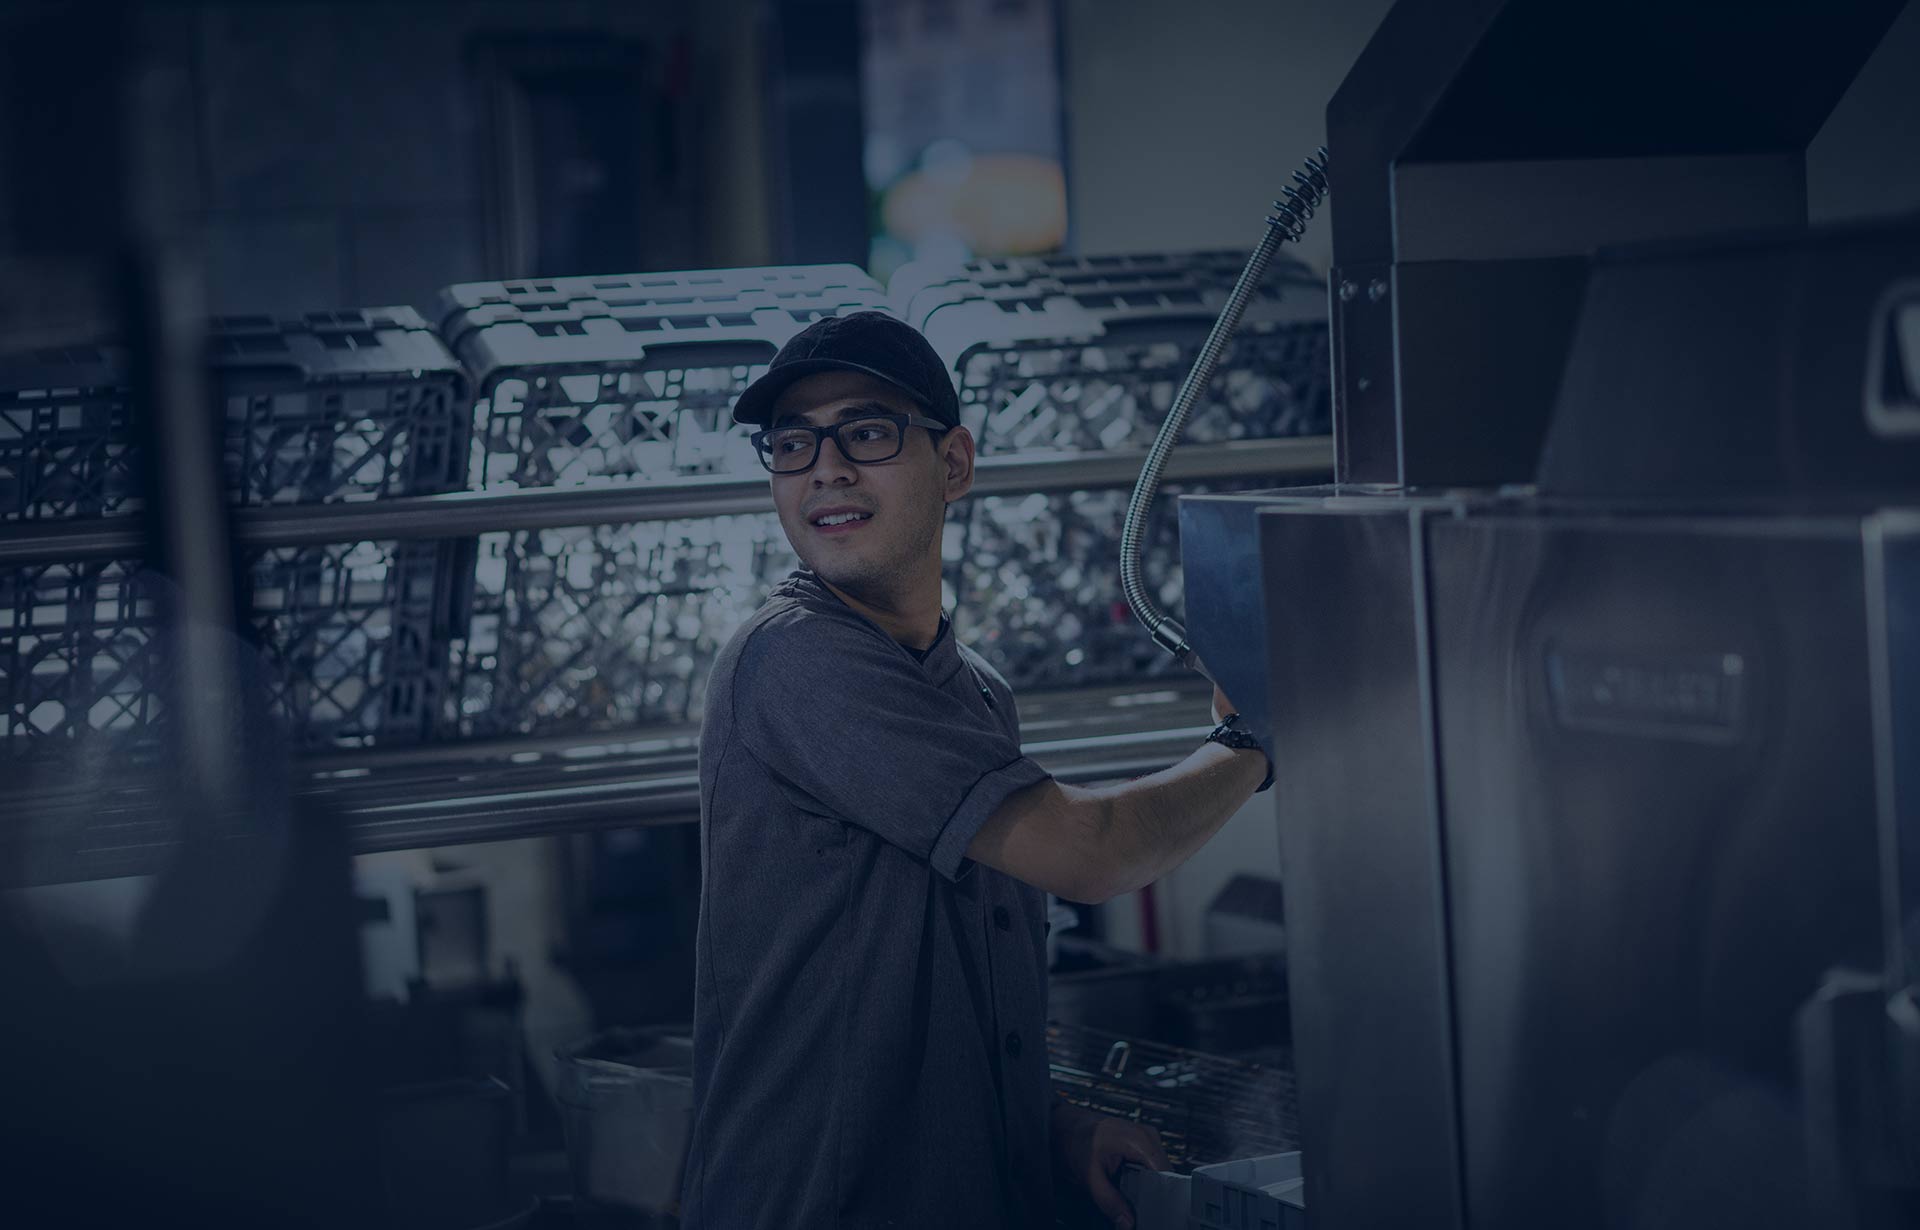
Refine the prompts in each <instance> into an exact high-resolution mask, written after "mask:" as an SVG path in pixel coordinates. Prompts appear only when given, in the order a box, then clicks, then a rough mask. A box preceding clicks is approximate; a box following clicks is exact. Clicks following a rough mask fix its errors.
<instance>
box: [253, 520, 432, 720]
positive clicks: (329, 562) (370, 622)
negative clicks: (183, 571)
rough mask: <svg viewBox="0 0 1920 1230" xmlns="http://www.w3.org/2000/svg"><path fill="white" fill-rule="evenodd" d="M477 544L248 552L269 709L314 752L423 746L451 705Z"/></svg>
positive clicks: (383, 543)
mask: <svg viewBox="0 0 1920 1230" xmlns="http://www.w3.org/2000/svg"><path fill="white" fill-rule="evenodd" d="M468 567H469V558H468V555H467V552H466V551H465V550H464V549H463V548H462V546H461V544H459V543H457V542H445V541H423V542H410V541H362V542H352V543H328V544H325V545H323V546H316V547H279V548H272V549H268V550H263V551H255V552H251V553H250V554H249V557H248V559H247V570H246V576H247V581H248V585H249V594H248V598H249V608H250V610H251V612H252V614H251V618H250V622H251V624H252V631H253V635H254V637H255V638H256V642H257V644H258V646H259V648H260V652H261V656H262V659H263V660H264V664H265V668H266V669H265V672H264V679H265V684H266V690H267V702H268V709H269V711H270V712H271V713H273V714H274V715H275V716H277V717H280V718H282V719H283V720H284V721H285V722H286V723H287V729H288V731H289V732H290V735H291V738H292V740H293V742H294V744H295V746H296V747H299V748H302V749H306V750H320V749H325V748H339V747H358V746H365V745H369V744H373V743H413V742H418V741H421V740H423V739H427V738H430V737H432V736H434V735H435V734H437V733H438V732H439V730H440V728H441V725H442V717H443V715H444V713H445V712H446V710H447V708H448V704H447V699H448V693H449V687H450V681H451V678H452V670H453V653H454V647H453V646H454V638H455V637H456V635H457V634H458V632H459V631H460V628H459V620H460V617H461V615H462V609H461V608H462V605H463V603H464V598H465V590H466V583H465V570H466V569H467V568H468Z"/></svg>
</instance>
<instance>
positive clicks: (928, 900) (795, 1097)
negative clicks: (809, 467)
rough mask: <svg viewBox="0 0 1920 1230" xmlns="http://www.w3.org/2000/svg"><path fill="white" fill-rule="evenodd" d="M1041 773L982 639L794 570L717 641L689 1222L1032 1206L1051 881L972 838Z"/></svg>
mask: <svg viewBox="0 0 1920 1230" xmlns="http://www.w3.org/2000/svg"><path fill="white" fill-rule="evenodd" d="M1046 776H1047V773H1046V771H1045V770H1043V769H1042V768H1040V766H1038V765H1037V764H1035V763H1034V762H1033V761H1032V760H1030V759H1028V758H1026V757H1025V756H1023V755H1022V754H1021V752H1020V732H1019V720H1018V718H1017V716H1016V715H1015V712H1014V703H1013V695H1012V692H1011V691H1010V690H1009V689H1008V687H1007V685H1006V681H1005V680H1004V679H1002V678H1001V677H1000V675H999V674H998V673H997V672H996V671H994V670H993V668H992V667H990V666H988V665H987V664H986V662H985V661H984V660H982V659H981V658H980V657H979V656H978V655H977V654H975V653H973V651H972V650H970V649H967V648H965V647H964V646H961V645H959V644H957V643H956V642H955V639H954V638H953V637H952V636H950V635H949V636H942V637H941V638H940V640H939V641H937V642H936V643H935V645H934V646H933V648H932V650H931V651H930V652H928V653H927V655H926V657H925V660H924V661H921V660H916V657H915V655H913V654H912V653H910V652H908V651H907V650H906V649H905V648H904V647H903V646H901V645H900V644H899V643H898V642H896V641H895V640H893V639H892V638H891V637H890V636H888V635H887V634H886V633H885V632H884V631H882V630H881V629H880V628H879V626H878V625H876V624H874V623H872V622H871V621H870V620H868V619H866V618H865V617H864V616H862V615H860V614H859V613H858V612H856V611H854V610H853V609H852V608H851V607H849V606H847V605H846V604H845V603H844V602H842V601H840V599H839V598H838V597H836V596H835V595H834V594H833V592H832V591H831V590H829V589H827V588H826V587H825V586H824V585H822V584H821V583H820V582H819V580H818V579H816V578H815V577H814V576H813V575H812V574H811V573H808V572H806V571H805V570H801V571H798V572H795V573H794V574H793V575H792V576H790V577H789V578H788V579H786V580H785V581H782V582H781V583H780V584H779V585H778V586H776V587H775V588H774V590H773V593H772V595H771V597H770V598H769V599H768V601H767V603H766V605H765V606H763V607H762V608H761V609H760V610H759V611H758V612H757V613H756V614H755V615H754V617H753V618H752V619H751V620H749V621H748V623H747V624H746V625H745V626H744V627H743V628H741V630H740V631H739V632H738V633H736V634H735V635H734V637H733V639H732V640H731V641H730V642H729V643H728V644H727V646H726V648H725V649H723V650H722V651H721V653H720V655H719V657H718V658H717V659H716V661H715V664H714V669H713V674H712V677H711V679H710V681H709V684H708V698H707V712H706V720H705V723H704V725H703V726H702V728H701V734H700V828H701V867H702V893H701V899H700V929H699V939H698V944H697V950H696V957H695V1001H694V1002H695V1006H694V1102H695V1109H694V1122H693V1131H692V1135H691V1138H690V1141H689V1145H688V1155H687V1167H686V1174H685V1182H684V1184H683V1190H682V1195H681V1203H682V1210H683V1222H684V1224H685V1225H686V1226H688V1227H690V1228H695V1230H736V1228H741V1230H744V1228H750V1227H756V1226H767V1227H774V1226H778V1227H782V1228H785V1227H815V1226H835V1227H839V1226H846V1227H868V1226H915V1227H941V1226H955V1227H960V1226H964V1227H968V1228H969V1230H974V1228H980V1227H990V1226H1028V1225H1044V1224H1046V1223H1047V1222H1048V1221H1049V1219H1050V1217H1051V1210H1050V1205H1051V1197H1052V1193H1051V1186H1050V1179H1051V1170H1050V1158H1049V1153H1048V1139H1047V1132H1048V1114H1049V1108H1050V1106H1051V1099H1050V1097H1049V1093H1048V1080H1047V1059H1046V1038H1045V1003H1046V955H1045V926H1046V920H1045V899H1044V895H1043V894H1042V893H1041V892H1040V891H1039V890H1038V889H1035V888H1033V887H1031V886H1029V885H1026V884H1023V883H1021V882H1019V881H1017V880H1014V879H1012V878H1011V877H1009V876H1005V875H1002V874H1000V873H999V872H996V871H994V870H993V869H992V868H989V867H985V866H981V865H978V864H975V863H973V862H972V861H971V860H969V859H968V858H967V857H966V849H967V845H968V843H969V842H970V841H971V840H972V838H973V836H974V834H975V833H976V832H977V831H978V830H979V828H980V826H981V824H982V823H984V822H985V820H986V818H987V817H988V816H989V815H990V814H992V812H993V810H994V809H995V808H996V807H998V806H999V804H1000V802H1001V801H1002V800H1003V799H1005V798H1006V797H1007V795H1009V794H1011V793H1012V792H1013V791H1015V790H1018V789H1020V788H1022V787H1024V786H1029V785H1032V784H1033V783H1035V782H1039V781H1042V780H1044V779H1045V778H1046Z"/></svg>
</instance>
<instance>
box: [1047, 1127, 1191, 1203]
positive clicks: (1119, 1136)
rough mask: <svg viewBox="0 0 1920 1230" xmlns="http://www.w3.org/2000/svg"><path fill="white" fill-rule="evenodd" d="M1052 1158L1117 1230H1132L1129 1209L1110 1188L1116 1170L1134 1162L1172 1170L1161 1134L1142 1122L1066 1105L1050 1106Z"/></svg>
mask: <svg viewBox="0 0 1920 1230" xmlns="http://www.w3.org/2000/svg"><path fill="white" fill-rule="evenodd" d="M1053 1157H1054V1161H1055V1163H1056V1164H1057V1165H1059V1167H1060V1168H1061V1169H1062V1170H1063V1171H1064V1172H1065V1173H1066V1175H1067V1177H1068V1178H1070V1179H1072V1180H1073V1181H1074V1182H1075V1183H1077V1184H1078V1185H1080V1186H1081V1187H1083V1188H1085V1189H1086V1192H1087V1195H1088V1196H1089V1197H1091V1198H1092V1200H1093V1205H1094V1207H1095V1208H1097V1209H1099V1210H1100V1211H1101V1212H1102V1213H1104V1214H1105V1215H1106V1216H1107V1217H1108V1218H1109V1219H1111V1220H1112V1222H1113V1224H1114V1225H1116V1226H1118V1227H1120V1228H1121V1230H1133V1210H1132V1209H1130V1208H1128V1207H1127V1201H1126V1198H1125V1197H1123V1196H1121V1194H1120V1190H1119V1189H1118V1188H1116V1187H1115V1186H1114V1185H1113V1179H1114V1176H1115V1175H1117V1174H1119V1173H1120V1167H1121V1166H1122V1165H1123V1164H1125V1163H1127V1162H1133V1163H1135V1164H1136V1165H1140V1166H1145V1167H1147V1168H1148V1169H1150V1170H1171V1169H1172V1168H1173V1163H1171V1162H1169V1161H1168V1160H1167V1151H1166V1150H1165V1149H1164V1148H1162V1147H1161V1144H1160V1133H1158V1132H1156V1131H1154V1130H1153V1129H1152V1128H1150V1127H1148V1126H1146V1125H1145V1124H1142V1123H1132V1122H1129V1121H1128V1120H1125V1119H1115V1118H1113V1117H1112V1116H1110V1115H1097V1114H1095V1113H1093V1112H1092V1111H1090V1110H1083V1109H1082V1108H1080V1107H1078V1106H1074V1105H1071V1104H1070V1103H1067V1102H1056V1103H1055V1104H1054V1108H1053Z"/></svg>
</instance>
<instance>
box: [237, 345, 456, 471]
mask: <svg viewBox="0 0 1920 1230" xmlns="http://www.w3.org/2000/svg"><path fill="white" fill-rule="evenodd" d="M209 341H210V345H211V349H212V355H213V384H214V389H215V392H216V394H217V395H218V396H219V397H220V399H221V402H222V405H223V407H224V410H225V417H226V434H225V445H224V449H223V456H224V460H225V465H226V479H227V486H228V489H229V490H230V491H232V492H233V493H234V495H235V498H236V500H237V502H239V503H242V504H269V503H276V504H283V503H300V504H316V503H330V502H336V501H353V500H374V499H380V498H382V497H386V496H398V495H424V494H429V493H433V492H440V491H457V490H459V489H460V488H461V487H462V486H463V485H465V481H466V449H467V433H468V431H469V430H470V426H471V422H472V409H471V402H470V401H469V399H468V395H467V381H466V374H465V372H463V371H462V370H461V368H460V364H459V362H458V360H456V359H455V358H454V357H453V355H452V353H451V352H450V351H448V349H447V348H446V346H445V345H443V344H442V343H441V341H440V338H439V336H438V334H436V333H435V332H434V331H433V329H432V328H431V327H429V326H428V324H427V322H426V321H425V320H423V319H422V318H421V316H420V314H419V313H418V312H416V311H414V310H413V309H412V308H410V307H386V308H366V309H362V310H351V311H340V312H308V313H307V314H306V315H304V316H302V317H300V318H299V319H297V320H282V321H275V320H272V319H270V318H267V317H258V316H222V317H216V318H215V320H214V322H213V330H212V336H211V338H210V339H209Z"/></svg>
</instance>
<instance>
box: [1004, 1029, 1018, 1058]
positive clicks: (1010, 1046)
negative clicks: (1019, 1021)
mask: <svg viewBox="0 0 1920 1230" xmlns="http://www.w3.org/2000/svg"><path fill="white" fill-rule="evenodd" d="M1007 1054H1009V1055H1012V1056H1013V1057H1014V1058H1015V1059H1018V1058H1019V1057H1020V1031H1019V1030H1017V1029H1016V1030H1015V1031H1013V1032H1012V1033H1010V1034H1008V1035H1007Z"/></svg>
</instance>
